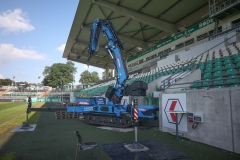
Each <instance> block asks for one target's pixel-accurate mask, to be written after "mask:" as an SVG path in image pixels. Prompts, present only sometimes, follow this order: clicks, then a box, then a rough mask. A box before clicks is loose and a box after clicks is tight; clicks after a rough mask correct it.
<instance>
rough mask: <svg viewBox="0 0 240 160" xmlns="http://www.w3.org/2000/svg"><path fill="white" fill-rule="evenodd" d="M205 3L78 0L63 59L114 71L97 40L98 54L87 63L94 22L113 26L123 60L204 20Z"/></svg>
mask: <svg viewBox="0 0 240 160" xmlns="http://www.w3.org/2000/svg"><path fill="white" fill-rule="evenodd" d="M208 14H209V7H208V0H201V1H199V0H198V1H193V0H92V1H91V0H80V1H79V4H78V8H77V11H76V15H75V18H74V21H73V24H72V28H71V31H70V34H69V37H68V40H67V44H66V47H65V50H64V53H63V58H67V59H68V60H71V61H75V62H79V63H83V64H89V65H91V66H95V67H100V68H109V69H111V68H114V64H113V62H112V60H111V57H110V56H109V54H108V53H107V52H106V51H105V49H104V46H105V45H106V42H107V40H106V38H105V37H103V36H100V38H99V51H98V52H97V53H96V54H95V55H94V56H93V57H92V58H91V60H90V62H87V59H88V57H89V55H88V52H87V50H88V44H89V39H90V29H91V26H92V23H93V22H94V20H95V19H97V18H99V19H108V20H110V21H111V22H112V23H113V26H114V28H115V30H116V31H117V34H118V37H119V39H120V40H121V42H122V43H123V47H124V50H123V56H124V58H125V60H126V59H127V58H130V57H132V56H134V55H136V54H138V53H140V52H141V51H144V50H145V49H147V48H149V47H152V46H154V45H156V44H157V43H160V42H162V41H164V40H165V39H167V38H169V37H171V36H173V35H174V34H177V33H179V32H180V31H183V30H185V29H187V28H188V27H191V26H192V25H194V24H196V23H198V22H200V21H202V20H203V19H206V18H208Z"/></svg>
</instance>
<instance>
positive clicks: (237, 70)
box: [79, 43, 240, 96]
mask: <svg viewBox="0 0 240 160" xmlns="http://www.w3.org/2000/svg"><path fill="white" fill-rule="evenodd" d="M239 48H240V43H238V44H235V45H231V46H228V47H227V48H222V49H220V50H215V51H209V52H206V53H203V54H202V55H199V56H195V57H190V58H187V59H185V60H182V61H177V62H174V63H171V64H167V65H165V66H161V67H157V68H155V69H153V70H151V72H148V73H141V74H138V75H130V76H129V79H128V81H127V82H126V84H127V85H130V84H131V83H133V82H134V81H143V82H145V83H147V84H149V83H151V82H152V81H154V80H156V79H158V78H159V77H163V76H170V75H174V74H177V73H182V72H186V71H191V70H195V69H200V70H201V74H202V81H203V82H201V81H200V80H198V81H194V82H193V85H192V86H191V89H199V88H206V86H208V87H209V86H213V87H216V88H222V87H224V86H227V87H238V86H240V81H239V78H238V75H239V74H240V50H239ZM113 85H114V80H112V81H109V82H108V83H107V84H98V85H96V86H92V87H90V88H87V89H84V90H82V91H80V92H79V94H82V95H89V96H93V95H101V94H103V93H105V92H106V91H107V89H108V87H109V86H113Z"/></svg>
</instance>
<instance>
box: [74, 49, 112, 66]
mask: <svg viewBox="0 0 240 160" xmlns="http://www.w3.org/2000/svg"><path fill="white" fill-rule="evenodd" d="M71 53H72V54H74V55H75V56H76V57H77V56H81V57H86V60H87V59H88V55H86V54H82V53H80V52H73V51H72V52H71ZM96 54H97V53H96ZM80 59H81V58H80ZM91 59H92V60H94V61H102V62H107V63H113V61H112V60H111V59H109V58H102V57H100V56H96V55H93V56H92V57H91ZM91 59H90V61H91ZM85 63H87V61H85Z"/></svg>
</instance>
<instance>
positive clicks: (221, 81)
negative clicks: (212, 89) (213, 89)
mask: <svg viewBox="0 0 240 160" xmlns="http://www.w3.org/2000/svg"><path fill="white" fill-rule="evenodd" d="M223 83H224V81H223V79H222V78H216V79H214V81H213V84H214V85H222V84H223Z"/></svg>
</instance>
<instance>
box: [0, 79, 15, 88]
mask: <svg viewBox="0 0 240 160" xmlns="http://www.w3.org/2000/svg"><path fill="white" fill-rule="evenodd" d="M12 82H13V84H14V81H12V80H11V79H9V78H6V79H0V85H2V86H11V85H12Z"/></svg>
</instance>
